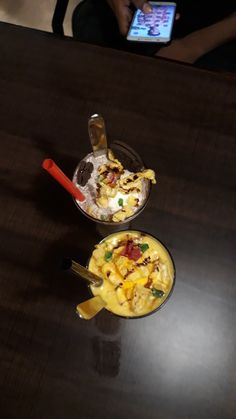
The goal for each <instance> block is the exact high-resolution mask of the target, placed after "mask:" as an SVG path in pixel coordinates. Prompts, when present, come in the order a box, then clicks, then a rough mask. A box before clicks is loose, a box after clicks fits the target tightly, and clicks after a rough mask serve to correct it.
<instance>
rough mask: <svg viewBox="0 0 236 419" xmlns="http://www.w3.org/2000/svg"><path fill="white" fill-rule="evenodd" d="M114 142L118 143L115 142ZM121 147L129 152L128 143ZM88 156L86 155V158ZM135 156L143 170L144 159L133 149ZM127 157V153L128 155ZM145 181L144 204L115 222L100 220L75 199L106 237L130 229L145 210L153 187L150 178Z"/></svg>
mask: <svg viewBox="0 0 236 419" xmlns="http://www.w3.org/2000/svg"><path fill="white" fill-rule="evenodd" d="M114 144H116V143H114ZM121 144H124V147H123V150H122V146H121ZM119 147H120V148H121V151H122V152H123V153H124V155H125V153H127V151H126V144H125V143H121V142H119ZM127 147H128V146H127ZM111 148H112V145H111ZM128 153H129V158H131V157H130V156H132V154H131V153H132V149H131V148H130V147H129V148H128ZM87 156H88V155H87ZM87 156H85V158H84V159H86V158H87ZM133 156H134V158H136V160H137V159H138V160H139V162H140V170H143V169H144V167H145V166H144V163H143V161H142V160H141V157H140V156H138V154H137V153H136V152H135V151H133ZM126 158H127V155H126ZM84 159H82V160H84ZM80 163H81V162H79V163H78V165H77V167H76V169H75V172H74V175H73V179H72V180H73V183H74V184H76V183H77V175H78V169H79V166H80ZM145 181H146V182H148V191H147V194H146V197H145V200H144V202H143V204H142V205H141V206H140V207H139V208H138V209H137V211H136V212H135V213H134V214H133V215H132V216H131V217H128V218H126V219H125V220H124V221H120V222H114V221H105V220H104V221H103V220H99V219H97V218H95V217H92V216H91V215H89V214H88V213H87V212H86V211H84V210H83V208H81V206H80V204H79V203H78V202H77V201H76V200H75V199H74V202H75V204H76V206H77V208H78V209H79V210H80V211H81V212H82V214H83V215H84V216H85V217H87V218H88V219H89V220H91V221H93V222H95V224H96V230H97V232H98V233H99V235H100V236H102V237H105V236H107V235H110V234H112V233H116V232H118V231H122V230H127V229H130V228H131V221H132V220H133V219H134V218H136V217H137V216H138V215H139V214H141V212H142V211H143V210H144V208H145V207H146V205H147V202H148V199H149V197H150V193H151V188H152V184H151V181H149V180H145Z"/></svg>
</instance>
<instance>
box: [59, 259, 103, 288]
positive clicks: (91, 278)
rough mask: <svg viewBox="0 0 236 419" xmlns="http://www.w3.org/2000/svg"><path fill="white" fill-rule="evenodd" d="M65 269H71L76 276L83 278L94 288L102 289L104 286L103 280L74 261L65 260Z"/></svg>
mask: <svg viewBox="0 0 236 419" xmlns="http://www.w3.org/2000/svg"><path fill="white" fill-rule="evenodd" d="M63 268H64V269H70V270H71V271H72V272H73V273H74V274H76V275H79V276H81V277H82V278H84V279H85V280H86V281H87V282H89V284H91V285H93V286H94V287H100V286H101V285H102V284H103V279H102V278H100V277H99V276H97V275H95V274H94V273H92V272H91V271H89V270H88V269H87V268H85V267H84V266H82V265H80V264H79V263H78V262H75V261H74V260H72V259H65V260H64V261H63Z"/></svg>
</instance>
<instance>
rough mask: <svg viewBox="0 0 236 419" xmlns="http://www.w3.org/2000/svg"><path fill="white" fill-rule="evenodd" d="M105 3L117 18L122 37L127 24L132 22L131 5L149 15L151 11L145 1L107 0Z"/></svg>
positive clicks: (127, 27)
mask: <svg viewBox="0 0 236 419" xmlns="http://www.w3.org/2000/svg"><path fill="white" fill-rule="evenodd" d="M107 2H108V4H109V5H110V7H111V9H112V10H113V12H114V14H115V16H116V18H117V21H118V25H119V28H120V33H121V34H122V35H126V34H127V32H128V29H129V24H130V22H131V20H132V12H131V10H130V8H129V6H130V5H131V3H132V4H133V5H134V6H135V7H136V8H137V9H140V10H142V11H143V12H144V13H150V12H151V11H152V7H151V5H150V4H149V3H148V2H147V1H146V0H107Z"/></svg>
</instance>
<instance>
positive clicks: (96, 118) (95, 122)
mask: <svg viewBox="0 0 236 419" xmlns="http://www.w3.org/2000/svg"><path fill="white" fill-rule="evenodd" d="M88 132H89V138H90V142H91V145H92V148H93V154H94V157H97V156H101V155H103V154H104V155H107V136H106V128H105V122H104V119H103V117H102V116H101V115H98V114H94V115H92V116H91V117H90V118H89V120H88Z"/></svg>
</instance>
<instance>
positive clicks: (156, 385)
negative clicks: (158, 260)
mask: <svg viewBox="0 0 236 419" xmlns="http://www.w3.org/2000/svg"><path fill="white" fill-rule="evenodd" d="M0 57H1V65H0V106H1V110H0V144H1V152H0V186H1V201H0V202H1V218H0V231H1V235H0V237H1V241H0V248H1V274H0V285H1V288H0V295H1V300H0V301H1V303H0V304H1V306H0V307H1V364H2V365H1V375H0V383H1V392H0V394H1V396H0V399H1V417H2V418H4V419H7V418H17V419H21V418H22V419H61V418H62V419H64V418H70V419H73V418H76V419H78V418H79V419H90V418H91V419H93V418H99V419H111V418H112V419H126V418H127V419H167V418H168V419H178V418H179V419H195V418H196V419H204V418H206V419H209V418H219V419H222V418H225V419H231V418H232V419H233V418H235V417H236V403H235V395H236V368H235V351H236V327H235V324H236V309H235V299H236V258H235V249H236V191H235V184H236V163H235V162H236V84H235V80H233V79H231V78H227V77H224V76H223V75H220V74H213V73H207V72H204V71H200V70H197V69H194V68H191V67H188V66H182V65H178V64H175V63H171V62H166V61H162V60H155V59H149V58H145V57H139V56H135V55H128V54H125V53H119V52H116V51H112V50H104V49H100V48H98V47H93V46H88V45H81V44H79V43H76V42H73V41H72V40H69V39H57V38H55V37H54V36H53V35H49V34H45V33H42V32H36V31H33V30H27V29H22V28H18V27H14V26H10V25H6V24H1V25H0ZM95 112H98V113H101V114H102V115H103V116H104V118H105V120H106V124H107V131H108V135H109V139H110V140H114V139H119V140H123V141H126V142H127V143H129V144H130V145H131V146H132V147H134V148H135V149H136V150H137V151H138V152H139V153H140V154H141V155H142V157H143V159H144V161H145V162H147V165H148V166H150V167H153V168H154V169H155V170H156V172H157V175H158V184H157V187H156V188H153V193H152V197H151V200H150V203H149V205H148V207H147V208H146V210H145V211H144V212H143V213H142V214H141V215H140V216H139V217H138V218H137V219H136V220H135V221H134V223H133V227H135V228H137V229H139V228H140V229H143V230H146V231H148V232H150V233H152V234H154V235H156V236H157V237H159V238H160V239H161V240H162V241H163V242H164V243H165V244H166V245H167V246H168V247H169V249H170V251H171V252H172V254H173V257H174V259H175V263H176V268H177V280H176V287H175V291H174V294H173V296H172V297H171V299H170V301H169V302H168V304H167V305H166V306H165V307H164V308H163V309H162V310H161V311H160V312H158V313H156V314H155V315H153V316H150V317H147V318H144V319H140V320H125V319H121V318H118V317H115V316H112V315H111V314H109V313H108V312H103V313H101V314H100V315H98V316H97V317H96V318H95V319H94V320H92V321H89V322H86V321H83V320H80V319H79V318H78V317H77V316H76V314H75V307H76V304H78V303H79V302H81V301H83V300H84V299H86V297H87V296H88V291H87V289H86V286H85V285H83V283H82V282H80V280H77V279H76V278H75V277H74V276H72V275H70V274H68V273H65V272H62V271H61V268H60V264H61V260H62V258H63V257H64V256H67V255H69V256H72V257H74V258H76V259H77V260H78V261H80V262H82V263H84V262H85V260H86V258H87V256H88V255H89V252H90V250H91V248H92V246H93V244H94V243H95V242H96V241H97V237H96V234H95V230H94V226H93V224H90V222H89V221H87V220H86V219H85V218H83V217H82V216H81V215H80V213H79V212H78V210H77V209H76V207H75V205H74V204H73V202H72V200H71V198H70V196H68V195H67V193H66V192H64V190H62V188H61V187H60V186H58V185H57V184H56V183H55V182H54V181H53V180H52V179H50V178H49V177H48V175H47V174H46V173H44V172H43V171H42V169H41V167H40V165H41V161H42V160H43V159H44V158H45V157H51V158H53V159H54V160H55V161H56V162H57V163H58V164H59V165H60V166H61V167H62V168H63V170H64V171H65V172H66V173H67V174H68V175H69V176H71V175H72V173H73V170H74V168H75V166H76V164H77V162H78V160H80V159H81V158H82V157H83V156H84V155H85V154H86V153H87V152H88V151H89V144H88V134H87V119H88V116H89V115H91V114H92V113H95Z"/></svg>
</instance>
